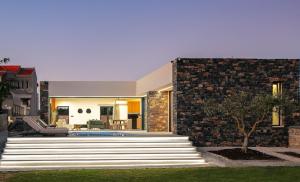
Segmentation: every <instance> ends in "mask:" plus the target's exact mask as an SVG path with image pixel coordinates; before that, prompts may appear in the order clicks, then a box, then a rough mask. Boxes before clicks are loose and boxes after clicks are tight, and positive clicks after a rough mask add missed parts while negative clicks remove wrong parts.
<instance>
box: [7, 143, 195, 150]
mask: <svg viewBox="0 0 300 182" xmlns="http://www.w3.org/2000/svg"><path fill="white" fill-rule="evenodd" d="M79 146H80V148H132V147H150V148H151V147H152V148H154V147H161V148H166V147H173V148H174V147H191V146H192V145H191V143H190V142H180V143H179V142H177V143H162V142H159V143H157V142H156V143H150V142H149V143H143V142H139V143H132V142H131V143H125V142H123V143H96V142H95V143H76V142H74V143H73V142H72V143H7V144H6V149H25V148H28V149H34V148H39V149H43V148H78V147H79Z"/></svg>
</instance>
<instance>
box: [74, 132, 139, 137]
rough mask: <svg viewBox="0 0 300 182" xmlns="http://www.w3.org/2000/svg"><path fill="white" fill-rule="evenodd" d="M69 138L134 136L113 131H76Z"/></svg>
mask: <svg viewBox="0 0 300 182" xmlns="http://www.w3.org/2000/svg"><path fill="white" fill-rule="evenodd" d="M69 136H81V137H82V136H134V134H130V133H124V132H113V131H86V132H85V131H78V132H76V131H74V132H71V133H70V134H69Z"/></svg>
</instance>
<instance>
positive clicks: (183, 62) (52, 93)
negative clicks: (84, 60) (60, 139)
mask: <svg viewBox="0 0 300 182" xmlns="http://www.w3.org/2000/svg"><path fill="white" fill-rule="evenodd" d="M299 66H300V60H299V59H237V58H199V59H198V58H197V59H196V58H177V59H175V60H173V61H172V62H170V63H168V64H166V65H164V66H162V67H161V68H159V69H157V70H155V71H153V72H152V73H150V74H148V75H146V76H144V77H142V78H140V79H138V80H136V81H96V82H90V81H87V82H84V81H42V82H41V83H40V85H41V87H40V89H41V90H40V94H41V99H40V100H41V117H42V118H43V119H45V120H46V121H47V122H48V124H55V125H61V126H67V127H69V128H70V129H83V128H87V127H88V126H87V123H88V121H89V120H94V121H98V122H99V123H98V124H99V127H100V128H101V129H108V130H146V131H149V132H173V133H175V134H179V135H186V136H189V137H190V139H191V140H192V141H193V142H194V144H196V145H198V146H232V145H240V143H241V141H242V137H241V136H239V134H238V132H237V131H236V129H235V126H234V123H233V122H231V121H227V120H226V121H224V120H223V119H222V118H217V117H207V116H206V115H205V114H204V112H203V109H202V106H203V101H204V100H205V99H207V98H217V99H220V98H222V97H224V96H225V95H227V93H228V92H230V91H234V90H235V91H236V90H244V91H250V92H254V93H258V92H262V91H263V92H266V93H270V94H272V93H273V94H276V93H277V92H282V91H285V92H287V93H289V95H290V96H292V97H293V98H294V99H299V70H300V69H299ZM299 124H300V120H299V117H298V118H297V115H295V117H294V118H287V117H284V116H282V115H281V114H280V113H279V112H278V111H274V112H273V114H272V115H270V117H269V118H268V120H266V121H264V122H263V124H261V125H260V126H259V127H258V129H257V131H256V133H255V134H254V136H253V137H252V138H251V140H250V144H251V145H260V146H287V144H288V128H289V126H294V125H299ZM100 125H101V126H100ZM96 128H97V127H96ZM92 129H95V128H92Z"/></svg>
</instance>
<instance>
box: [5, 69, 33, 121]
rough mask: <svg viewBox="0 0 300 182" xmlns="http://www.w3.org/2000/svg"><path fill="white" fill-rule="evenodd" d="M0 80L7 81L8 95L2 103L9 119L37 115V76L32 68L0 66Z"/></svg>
mask: <svg viewBox="0 0 300 182" xmlns="http://www.w3.org/2000/svg"><path fill="white" fill-rule="evenodd" d="M0 77H1V81H7V82H9V84H10V86H11V90H10V93H11V94H10V95H9V96H8V98H7V99H5V101H4V102H3V104H2V108H3V109H6V110H8V113H9V117H10V118H9V119H10V120H12V119H13V118H14V117H19V116H25V115H35V116H36V115H38V94H37V76H36V72H35V69H34V68H22V67H21V66H11V65H4V66H0Z"/></svg>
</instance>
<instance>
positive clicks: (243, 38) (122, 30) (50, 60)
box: [0, 0, 300, 80]
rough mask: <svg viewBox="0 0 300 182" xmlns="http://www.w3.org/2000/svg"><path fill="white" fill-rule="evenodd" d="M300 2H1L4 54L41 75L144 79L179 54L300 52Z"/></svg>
mask: <svg viewBox="0 0 300 182" xmlns="http://www.w3.org/2000/svg"><path fill="white" fill-rule="evenodd" d="M299 9H300V1H299V0H284V1H283V0H178V1H176V0H0V10H1V11H0V57H10V58H11V64H21V65H23V66H29V67H33V66H34V67H35V68H36V69H37V73H38V78H39V80H136V79H137V78H140V77H141V76H143V75H145V74H146V73H149V72H151V71H153V70H154V69H156V68H158V67H160V66H161V65H164V64H166V63H167V62H169V61H170V60H172V59H174V58H176V57H255V58H299V56H300V11H299Z"/></svg>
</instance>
